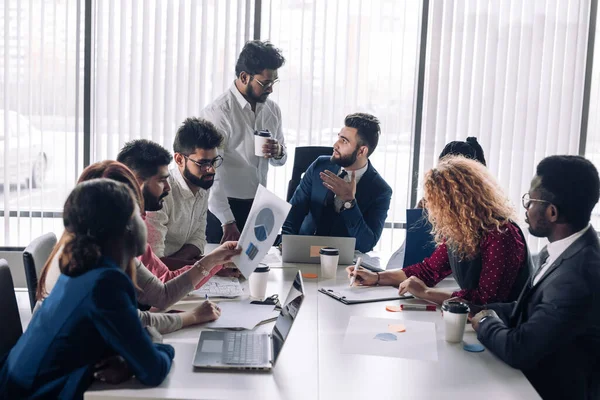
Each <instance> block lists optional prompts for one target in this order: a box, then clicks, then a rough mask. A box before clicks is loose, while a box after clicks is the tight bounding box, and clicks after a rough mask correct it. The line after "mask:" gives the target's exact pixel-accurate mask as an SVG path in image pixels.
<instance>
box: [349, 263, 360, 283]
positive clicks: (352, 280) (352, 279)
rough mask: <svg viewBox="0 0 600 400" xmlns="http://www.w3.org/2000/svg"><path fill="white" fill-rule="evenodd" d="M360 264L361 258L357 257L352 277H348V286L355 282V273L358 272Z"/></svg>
mask: <svg viewBox="0 0 600 400" xmlns="http://www.w3.org/2000/svg"><path fill="white" fill-rule="evenodd" d="M361 262H362V258H360V257H357V258H356V264H354V275H352V276H351V277H350V286H352V285H354V281H355V280H356V271H357V270H358V267H359V266H360V263H361Z"/></svg>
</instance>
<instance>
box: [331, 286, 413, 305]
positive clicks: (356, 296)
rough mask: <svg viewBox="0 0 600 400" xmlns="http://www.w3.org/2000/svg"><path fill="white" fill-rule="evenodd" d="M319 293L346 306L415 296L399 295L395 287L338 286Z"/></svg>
mask: <svg viewBox="0 0 600 400" xmlns="http://www.w3.org/2000/svg"><path fill="white" fill-rule="evenodd" d="M319 292H321V293H323V294H325V295H327V296H329V297H332V298H334V299H336V300H337V301H339V302H341V303H343V304H346V305H351V304H362V303H375V302H378V301H389V300H405V299H412V298H414V296H412V295H411V294H406V295H404V296H399V295H398V288H396V287H393V286H355V287H352V288H351V287H349V286H347V285H346V284H345V285H336V286H331V287H324V288H321V289H319Z"/></svg>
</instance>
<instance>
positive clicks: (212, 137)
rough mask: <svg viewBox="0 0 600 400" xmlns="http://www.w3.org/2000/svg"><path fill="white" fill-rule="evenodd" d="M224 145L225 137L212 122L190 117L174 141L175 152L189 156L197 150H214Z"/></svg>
mask: <svg viewBox="0 0 600 400" xmlns="http://www.w3.org/2000/svg"><path fill="white" fill-rule="evenodd" d="M222 143H223V135H221V134H220V133H219V131H218V130H217V127H216V126H215V125H214V124H213V123H212V122H210V121H207V120H205V119H202V118H195V117H190V118H186V120H185V121H183V124H181V126H180V127H179V129H178V130H177V134H176V135H175V140H174V141H173V151H174V152H175V153H180V154H183V155H184V156H189V155H190V154H192V153H194V152H195V151H196V149H203V150H212V149H216V148H217V147H220V146H221V144H222Z"/></svg>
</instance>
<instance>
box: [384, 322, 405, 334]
mask: <svg viewBox="0 0 600 400" xmlns="http://www.w3.org/2000/svg"><path fill="white" fill-rule="evenodd" d="M388 331H390V332H393V333H395V332H406V327H405V326H404V325H402V324H389V325H388Z"/></svg>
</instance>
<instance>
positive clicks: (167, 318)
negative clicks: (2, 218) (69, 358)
mask: <svg viewBox="0 0 600 400" xmlns="http://www.w3.org/2000/svg"><path fill="white" fill-rule="evenodd" d="M100 177H103V178H110V179H113V180H116V181H119V182H122V183H124V184H126V185H127V186H128V187H129V188H130V189H131V190H132V191H133V192H134V194H135V198H136V200H137V203H138V205H139V206H140V209H142V207H143V196H142V194H141V191H140V187H139V185H138V184H137V182H136V180H135V177H134V175H133V172H131V170H130V169H129V168H127V166H125V165H124V164H122V163H120V162H117V161H102V162H98V163H95V164H92V165H90V166H88V167H87V168H86V169H85V170H84V171H83V172H82V174H81V176H80V177H79V182H80V183H81V182H85V181H88V180H90V179H95V178H100ZM65 240H66V236H65V235H63V236H62V237H61V238H60V240H59V241H58V243H57V244H56V246H55V247H54V249H53V251H52V253H51V254H50V257H49V258H48V261H47V262H46V265H45V266H44V268H43V270H42V273H41V275H40V279H39V283H38V291H37V298H38V301H41V300H43V299H44V298H45V297H46V296H47V295H48V293H50V291H51V290H52V288H53V287H54V285H55V283H56V281H57V280H58V277H59V276H60V269H59V268H58V260H59V256H60V253H61V252H62V249H63V247H64V242H65ZM236 246H237V244H236V243H235V242H228V243H224V244H223V245H221V246H220V247H219V248H217V249H215V250H214V251H212V252H211V253H210V254H207V255H206V256H205V257H204V258H202V259H201V260H200V261H198V262H196V263H195V264H194V265H190V266H187V267H184V268H182V269H180V270H179V271H181V272H179V271H173V272H176V274H173V276H172V278H171V279H170V280H169V281H168V282H166V283H163V282H161V280H160V279H158V278H157V276H155V275H157V274H158V275H164V274H165V271H164V270H168V268H167V267H166V266H165V265H164V264H163V263H162V262H154V263H153V265H154V268H153V270H152V271H149V270H148V269H147V268H146V267H145V266H144V264H142V262H141V261H140V259H139V258H136V259H135V260H134V263H135V270H136V275H137V288H138V289H137V296H138V301H139V303H140V304H143V305H146V306H151V307H155V308H157V309H160V310H162V309H166V308H168V307H170V306H171V305H172V304H174V303H175V302H177V301H179V300H181V299H182V298H183V297H185V296H186V295H187V294H188V293H189V292H190V291H192V290H193V289H194V287H200V286H202V285H204V284H205V283H206V282H207V281H208V280H209V279H210V278H211V277H212V276H213V275H214V274H215V273H216V272H217V271H219V270H221V268H222V264H223V263H225V262H227V261H229V260H230V258H231V257H233V255H235V254H237V253H238V252H239V250H236ZM150 251H151V250H150ZM147 252H148V246H147V247H146V249H145V253H147ZM158 261H160V259H158ZM159 265H162V267H163V268H159V267H158V266H159ZM139 314H140V319H141V320H142V324H143V325H144V326H148V325H149V326H153V327H155V328H156V329H157V330H158V331H159V332H160V333H163V334H164V333H169V332H173V331H175V330H178V329H181V328H183V327H186V326H189V325H194V324H200V323H204V322H209V321H212V320H215V319H217V318H218V316H219V312H218V308H217V307H216V305H215V304H214V303H211V302H204V303H202V304H201V305H199V306H198V307H196V308H195V309H194V310H192V311H188V312H184V313H179V314H167V313H154V312H149V311H140V312H139Z"/></svg>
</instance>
